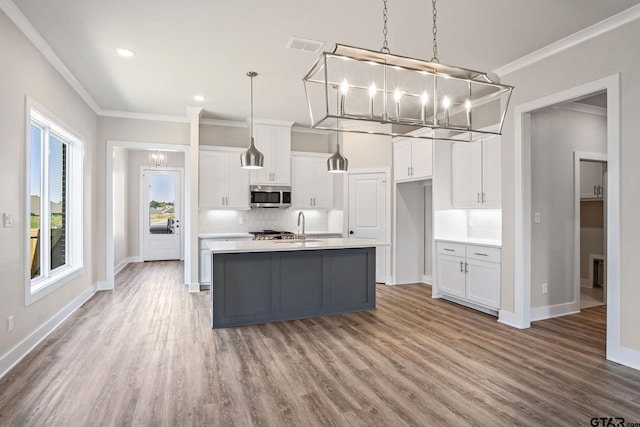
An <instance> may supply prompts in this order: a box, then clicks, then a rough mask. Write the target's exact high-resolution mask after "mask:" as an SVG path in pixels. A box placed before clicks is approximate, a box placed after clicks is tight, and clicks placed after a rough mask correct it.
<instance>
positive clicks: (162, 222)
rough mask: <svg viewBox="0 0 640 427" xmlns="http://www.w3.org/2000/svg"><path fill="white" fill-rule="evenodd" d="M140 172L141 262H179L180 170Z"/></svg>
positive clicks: (180, 240)
mask: <svg viewBox="0 0 640 427" xmlns="http://www.w3.org/2000/svg"><path fill="white" fill-rule="evenodd" d="M140 173H141V177H140V182H141V183H142V188H141V191H140V195H141V199H142V205H141V209H140V231H141V233H142V238H141V239H140V240H141V254H142V259H143V260H144V261H160V260H179V259H182V253H183V250H182V233H181V230H180V221H181V218H182V194H181V188H182V170H181V169H149V168H142V169H141V170H140Z"/></svg>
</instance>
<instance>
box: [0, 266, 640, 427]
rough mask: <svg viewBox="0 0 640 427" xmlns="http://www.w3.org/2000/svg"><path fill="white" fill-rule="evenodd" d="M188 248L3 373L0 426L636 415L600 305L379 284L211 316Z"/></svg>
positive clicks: (101, 297)
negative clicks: (348, 304)
mask: <svg viewBox="0 0 640 427" xmlns="http://www.w3.org/2000/svg"><path fill="white" fill-rule="evenodd" d="M181 277H182V265H181V264H180V263H178V262H154V263H143V264H131V265H129V266H128V267H126V268H125V269H124V270H123V271H122V272H121V273H120V274H118V276H117V278H116V281H117V284H116V289H115V291H113V292H101V293H98V294H97V295H96V296H95V297H94V298H92V299H91V300H90V301H88V302H87V303H86V304H85V305H84V306H83V307H81V308H80V309H79V310H78V311H77V312H76V313H75V314H74V315H73V316H71V317H70V318H69V319H68V320H67V321H66V322H65V323H64V324H63V325H62V326H60V327H59V328H58V329H57V330H55V331H54V332H53V334H52V335H51V336H50V337H49V338H47V339H46V340H45V341H44V342H43V343H42V344H41V345H40V346H38V348H36V349H35V350H34V351H33V352H32V353H31V354H30V355H29V356H27V357H26V358H25V360H23V361H22V362H21V363H20V364H19V365H18V366H17V367H16V368H15V369H13V370H12V371H11V372H9V373H8V374H7V375H6V376H5V377H4V378H3V379H2V380H1V381H0V425H2V426H94V425H95V426H126V425H136V426H192V425H198V426H203V425H213V426H234V425H237V426H245V425H265V426H285V425H290V426H310V425H323V426H326V425H349V426H351V425H356V426H357V425H361V426H377V425H387V426H397V425H425V426H435V425H438V426H445V425H456V426H459V425H478V426H495V425H544V426H551V425H554V426H555V425H586V426H588V425H590V419H591V418H592V417H624V418H625V420H626V421H627V422H636V423H640V371H636V370H633V369H630V368H626V367H623V366H620V365H617V364H615V363H611V362H607V361H606V360H605V320H606V311H605V310H606V308H605V307H597V308H593V309H588V310H585V311H584V312H582V313H581V314H578V315H573V316H568V317H564V318H558V319H552V320H548V321H543V322H537V323H534V325H533V327H532V328H531V329H529V330H524V331H520V330H516V329H513V328H510V327H507V326H504V325H501V324H499V323H496V319H495V318H493V317H490V316H488V315H484V314H482V313H479V312H476V311H473V310H470V309H466V308H463V307H460V306H457V305H455V304H452V303H448V302H446V301H440V300H433V299H431V291H430V288H429V287H428V286H425V285H407V286H398V287H387V286H378V288H377V296H378V309H377V310H375V311H370V312H363V313H352V314H347V315H338V316H328V317H323V318H317V319H307V320H297V321H289V322H281V323H272V324H264V325H256V326H245V327H239V328H229V329H218V330H212V329H211V328H210V312H209V310H210V304H211V303H210V299H209V298H210V294H209V292H201V293H199V294H189V293H188V292H187V291H186V289H185V287H184V286H183V285H181Z"/></svg>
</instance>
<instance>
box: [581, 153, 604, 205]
mask: <svg viewBox="0 0 640 427" xmlns="http://www.w3.org/2000/svg"><path fill="white" fill-rule="evenodd" d="M602 173H603V171H602V163H601V162H589V161H584V160H582V161H580V198H581V199H596V198H599V197H601V196H600V194H601V188H602Z"/></svg>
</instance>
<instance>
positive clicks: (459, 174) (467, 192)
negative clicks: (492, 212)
mask: <svg viewBox="0 0 640 427" xmlns="http://www.w3.org/2000/svg"><path fill="white" fill-rule="evenodd" d="M451 173H452V177H451V187H452V188H451V196H452V203H453V207H454V208H477V207H480V206H481V204H482V202H481V198H482V143H481V142H480V141H477V142H471V143H467V142H456V143H454V144H453V147H452V152H451Z"/></svg>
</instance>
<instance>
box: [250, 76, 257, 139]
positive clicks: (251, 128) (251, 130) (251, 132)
mask: <svg viewBox="0 0 640 427" xmlns="http://www.w3.org/2000/svg"><path fill="white" fill-rule="evenodd" d="M257 75H258V73H256V72H255V71H249V72H248V73H247V76H249V77H250V78H251V121H250V122H249V135H250V136H251V139H252V140H253V78H254V77H255V76H257ZM252 142H253V141H252Z"/></svg>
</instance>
